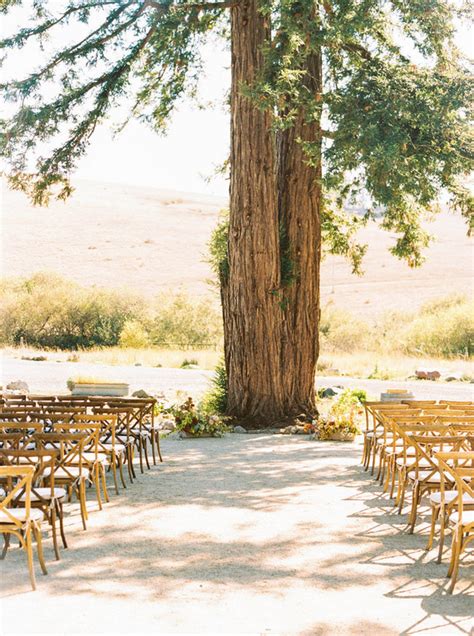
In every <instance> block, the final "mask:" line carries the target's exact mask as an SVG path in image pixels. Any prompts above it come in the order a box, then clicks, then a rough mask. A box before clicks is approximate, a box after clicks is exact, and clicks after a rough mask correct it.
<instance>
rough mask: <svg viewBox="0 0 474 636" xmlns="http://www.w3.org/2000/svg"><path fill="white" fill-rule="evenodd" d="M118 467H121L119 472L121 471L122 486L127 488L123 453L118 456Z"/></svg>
mask: <svg viewBox="0 0 474 636" xmlns="http://www.w3.org/2000/svg"><path fill="white" fill-rule="evenodd" d="M118 468H119V473H120V481H121V482H122V486H123V487H124V488H125V489H126V488H127V484H126V483H125V479H124V476H123V457H122V455H120V456H119V458H118Z"/></svg>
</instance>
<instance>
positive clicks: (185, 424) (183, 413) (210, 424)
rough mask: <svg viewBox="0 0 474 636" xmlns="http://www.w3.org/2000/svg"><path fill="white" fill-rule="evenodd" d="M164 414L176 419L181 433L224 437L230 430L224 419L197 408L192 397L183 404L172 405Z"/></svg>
mask: <svg viewBox="0 0 474 636" xmlns="http://www.w3.org/2000/svg"><path fill="white" fill-rule="evenodd" d="M162 412H163V413H165V414H168V415H171V416H172V417H173V418H174V421H175V424H176V428H177V429H178V430H179V431H184V432H186V433H189V434H190V435H194V436H196V437H200V436H204V435H205V436H209V435H210V436H211V437H222V435H224V434H225V433H226V432H228V430H229V428H228V426H227V425H226V423H225V421H224V420H223V418H222V417H220V416H219V415H215V414H214V415H211V414H209V413H205V412H204V411H203V410H202V409H201V408H200V406H196V404H195V403H194V401H193V399H192V398H191V397H188V398H187V400H186V401H185V402H183V403H182V404H178V405H172V406H170V407H169V408H167V409H164V410H163V411H162Z"/></svg>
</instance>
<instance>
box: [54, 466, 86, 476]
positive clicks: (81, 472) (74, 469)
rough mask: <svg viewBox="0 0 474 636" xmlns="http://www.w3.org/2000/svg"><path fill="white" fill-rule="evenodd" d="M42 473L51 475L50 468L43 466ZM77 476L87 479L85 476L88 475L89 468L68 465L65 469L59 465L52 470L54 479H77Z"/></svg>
mask: <svg viewBox="0 0 474 636" xmlns="http://www.w3.org/2000/svg"><path fill="white" fill-rule="evenodd" d="M43 475H44V476H45V477H49V475H51V468H49V467H47V468H45V469H44V473H43ZM78 477H82V478H84V479H87V477H89V469H88V468H84V467H83V468H79V466H68V467H67V470H66V469H65V468H61V467H59V468H56V470H55V471H54V479H77V478H78Z"/></svg>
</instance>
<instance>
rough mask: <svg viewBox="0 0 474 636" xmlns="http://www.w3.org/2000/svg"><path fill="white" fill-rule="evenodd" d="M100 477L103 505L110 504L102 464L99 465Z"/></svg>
mask: <svg viewBox="0 0 474 636" xmlns="http://www.w3.org/2000/svg"><path fill="white" fill-rule="evenodd" d="M99 470H100V475H101V478H102V492H103V493H104V499H105V503H109V502H110V497H109V493H108V491H107V481H106V479H105V468H104V465H103V464H99Z"/></svg>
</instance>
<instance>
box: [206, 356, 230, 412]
mask: <svg viewBox="0 0 474 636" xmlns="http://www.w3.org/2000/svg"><path fill="white" fill-rule="evenodd" d="M201 406H202V409H203V411H204V412H205V413H219V414H220V415H224V414H225V412H226V410H227V372H226V368H225V364H224V362H223V361H221V362H219V364H218V365H217V367H216V368H215V371H214V375H213V377H212V380H211V388H210V389H209V390H208V391H207V392H206V393H205V394H204V396H203V398H202V401H201Z"/></svg>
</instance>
